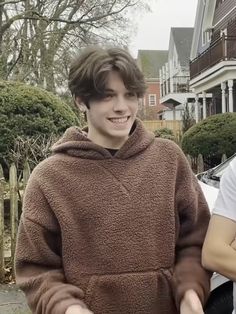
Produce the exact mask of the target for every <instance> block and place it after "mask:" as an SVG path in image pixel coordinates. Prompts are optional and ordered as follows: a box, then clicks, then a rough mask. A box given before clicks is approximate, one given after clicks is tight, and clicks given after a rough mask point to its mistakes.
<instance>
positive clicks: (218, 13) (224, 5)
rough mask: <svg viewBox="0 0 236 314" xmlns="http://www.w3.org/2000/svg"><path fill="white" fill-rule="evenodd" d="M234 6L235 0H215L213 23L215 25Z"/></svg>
mask: <svg viewBox="0 0 236 314" xmlns="http://www.w3.org/2000/svg"><path fill="white" fill-rule="evenodd" d="M235 6H236V2H235V0H224V1H223V2H222V1H221V0H218V1H217V2H216V9H215V14H214V19H213V25H216V24H217V23H218V22H219V21H220V20H221V19H222V18H223V17H224V16H225V15H226V14H227V13H228V12H229V11H230V10H232V9H233V8H234V7H235ZM227 19H228V18H227ZM228 21H229V19H228Z"/></svg>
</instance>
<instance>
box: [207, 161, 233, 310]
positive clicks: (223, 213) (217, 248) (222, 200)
mask: <svg viewBox="0 0 236 314" xmlns="http://www.w3.org/2000/svg"><path fill="white" fill-rule="evenodd" d="M235 237H236V158H234V159H233V160H232V161H231V163H230V165H229V167H228V168H227V169H226V171H225V173H224V174H223V176H222V178H221V182H220V191H219V194H218V197H217V200H216V203H215V206H214V210H213V215H212V217H211V220H210V224H209V228H208V231H207V236H206V239H205V242H204V246H203V252H202V262H203V265H204V266H205V267H207V268H208V269H211V270H213V271H216V272H218V273H221V274H222V275H224V276H225V277H228V278H230V279H232V280H233V281H236V241H235ZM234 309H236V286H235V284H234Z"/></svg>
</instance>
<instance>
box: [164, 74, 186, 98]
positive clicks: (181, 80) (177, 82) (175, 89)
mask: <svg viewBox="0 0 236 314" xmlns="http://www.w3.org/2000/svg"><path fill="white" fill-rule="evenodd" d="M161 90H162V96H166V95H168V94H169V93H188V92H189V76H176V77H173V78H172V80H171V81H170V79H168V80H166V81H164V82H163V84H161Z"/></svg>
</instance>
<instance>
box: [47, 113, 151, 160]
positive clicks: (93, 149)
mask: <svg viewBox="0 0 236 314" xmlns="http://www.w3.org/2000/svg"><path fill="white" fill-rule="evenodd" d="M154 138H155V137H154V134H153V133H151V132H149V131H147V130H146V129H145V127H144V125H143V123H142V122H141V121H140V120H139V119H136V120H135V122H134V131H133V132H132V134H131V135H130V136H129V138H128V140H127V141H126V142H125V143H124V145H123V146H122V147H121V148H120V149H119V150H118V151H117V153H116V154H115V155H114V156H112V155H111V154H110V152H109V151H108V150H107V149H106V148H103V147H101V146H99V145H97V144H95V143H93V142H92V141H90V140H89V139H88V138H87V133H86V129H83V130H81V129H79V128H78V127H70V128H69V129H67V130H66V132H65V133H64V135H63V136H62V138H61V139H60V140H59V141H58V142H57V143H56V144H54V145H53V147H52V152H53V154H58V153H63V154H67V155H70V156H75V157H80V158H85V159H108V158H119V159H127V158H130V157H132V156H134V155H136V154H139V153H140V152H142V151H143V150H145V149H146V148H147V147H148V146H149V145H150V144H151V143H152V141H153V140H154Z"/></svg>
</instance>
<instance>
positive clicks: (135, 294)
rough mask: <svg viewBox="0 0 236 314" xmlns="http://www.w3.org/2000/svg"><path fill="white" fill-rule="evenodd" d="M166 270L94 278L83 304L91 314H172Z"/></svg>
mask: <svg viewBox="0 0 236 314" xmlns="http://www.w3.org/2000/svg"><path fill="white" fill-rule="evenodd" d="M171 278H172V274H171V272H170V271H169V270H159V271H153V272H141V273H125V274H113V275H98V276H97V275H94V276H92V277H91V278H90V280H89V284H88V287H87V290H86V294H85V303H86V304H87V306H88V307H89V309H90V310H91V311H93V313H94V314H111V313H113V314H170V313H171V314H175V313H177V310H176V308H175V305H174V301H173V296H172V291H171V285H170V280H171Z"/></svg>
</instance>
